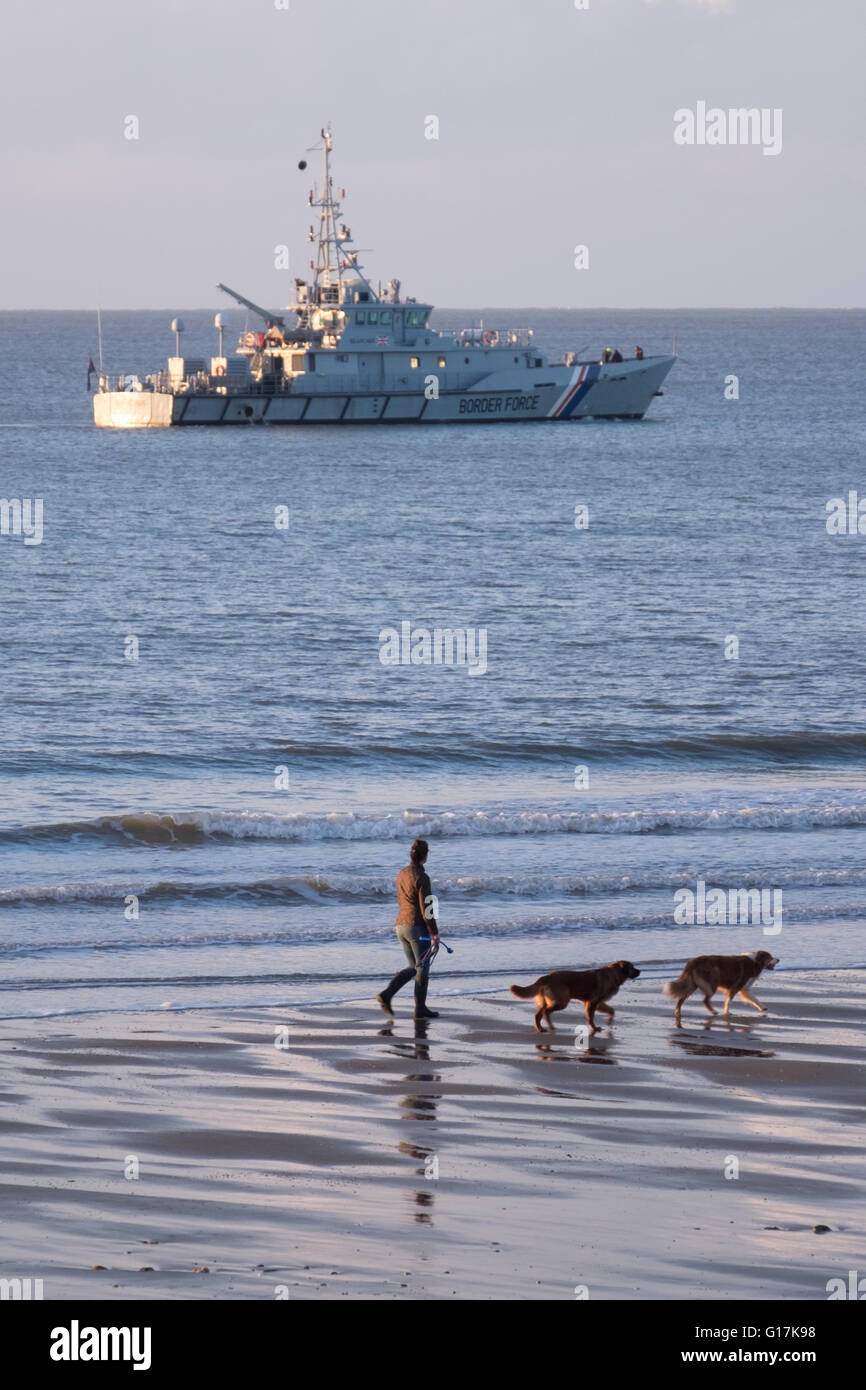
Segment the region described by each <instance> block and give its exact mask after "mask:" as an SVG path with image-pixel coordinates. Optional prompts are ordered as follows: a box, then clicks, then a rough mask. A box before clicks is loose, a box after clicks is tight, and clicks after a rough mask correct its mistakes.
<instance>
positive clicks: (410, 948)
mask: <svg viewBox="0 0 866 1390" xmlns="http://www.w3.org/2000/svg"><path fill="white" fill-rule="evenodd" d="M395 930H396V932H397V939H398V941H399V942H400V945H401V946H402V947H403V950H404V952H405V955H406V959H407V961H408V962H409V964H410V965H411V967H412V971H411V974H410V973H409V972H406V978H407V980H409V979H411V975H412V974H414V976H415V979H416V980H417V982H418V984H420V983H421V981H422V980H426V978H427V976H428V975H429V973H430V961H429V960H427V961H424V963H423V964H422V958H423V957H424V956H425V955H426V954H427V952H428V951H429V950H430V941H429V940H427V941H422V940H421V938H422V937H423V936H426V937H428V938H429V936H430V928H429V927H427V926H426V925H425V926H423V927H413V926H407V927H404V926H398V927H397V928H396V929H395ZM402 973H403V972H402V971H401V974H402Z"/></svg>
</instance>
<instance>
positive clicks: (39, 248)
mask: <svg viewBox="0 0 866 1390" xmlns="http://www.w3.org/2000/svg"><path fill="white" fill-rule="evenodd" d="M578 5H585V6H587V7H586V8H578ZM2 23H3V29H4V59H5V61H4V80H3V83H2V88H0V108H2V116H3V130H4V132H5V138H4V140H3V143H2V153H0V177H2V187H3V193H4V198H3V202H4V218H3V230H4V243H5V244H4V253H3V257H2V262H0V307H2V308H5V309H28V308H32V309H37V308H41V309H50V308H56V309H63V308H92V307H94V306H96V305H97V304H100V305H101V306H102V307H103V308H106V309H111V308H115V309H119V308H171V309H177V310H181V309H183V308H194V307H209V306H215V307H220V306H222V307H227V308H228V307H231V306H230V305H229V304H227V303H225V302H224V301H223V298H222V296H221V295H220V294H219V293H218V291H216V289H215V285H216V282H217V281H219V280H222V281H225V282H226V283H227V284H229V285H232V286H233V287H235V288H237V289H239V290H240V291H241V292H242V293H244V294H246V295H247V296H248V297H250V298H251V299H253V300H255V301H256V302H259V303H263V304H266V305H268V306H269V307H272V308H280V307H282V306H283V305H285V304H286V303H287V302H288V301H289V300H290V298H291V296H292V285H291V278H292V276H293V275H301V276H303V275H304V274H305V271H306V268H307V264H308V260H309V247H308V245H307V243H306V232H307V228H308V226H309V223H310V210H309V208H308V207H307V193H308V190H309V188H310V185H311V173H312V170H313V166H314V164H315V166H316V167H317V166H318V156H317V155H315V154H310V153H308V151H309V149H310V147H312V146H314V145H315V144H316V143H317V141H318V139H319V131H320V128H321V127H322V125H323V124H325V123H327V122H330V123H331V125H332V128H333V137H334V173H335V181H336V183H337V184H338V185H339V186H344V187H345V188H346V189H347V191H348V197H347V199H346V202H345V205H344V218H345V220H346V221H347V222H348V223H349V225H350V226H351V227H352V230H353V232H354V235H355V241H356V245H358V246H359V247H362V248H364V250H365V253H366V254H364V255H363V256H362V257H361V260H362V261H363V263H364V265H365V267H366V269H367V272H368V274H369V276H370V278H371V279H372V280H373V281H374V282H375V281H376V280H379V279H381V280H382V281H387V280H389V279H391V278H392V277H394V276H396V277H398V278H399V279H400V280H401V282H402V289H403V293H404V294H408V295H415V296H417V297H418V298H419V299H421V300H426V301H428V302H432V303H434V304H439V305H445V306H454V307H458V306H463V305H466V306H473V307H475V306H485V305H491V306H503V307H504V306H509V307H511V306H515V307H516V306H527V307H528V306H533V307H564V308H580V307H587V308H600V307H616V308H620V307H622V308H679V307H689V308H692V307H720V308H737V307H776V306H791V307H807V308H825V307H826V308H834V307H839V308H849V307H855V306H863V305H866V288H864V265H863V263H864V254H863V248H864V245H866V189H864V181H866V175H864V167H866V166H864V158H863V136H864V128H866V83H864V80H863V70H864V61H866V6H864V5H862V3H861V0H360V2H359V0H148V2H147V4H146V5H142V4H140V3H135V4H133V3H129V0H74V3H71V4H70V3H68V0H62V2H61V0H28V3H26V4H25V3H24V0H2ZM699 102H704V103H706V106H707V107H708V108H713V107H717V108H720V109H721V110H722V111H724V112H727V111H729V110H730V109H732V108H740V107H748V108H757V109H758V110H766V112H767V113H768V118H771V117H772V113H774V112H777V111H780V112H781V124H780V126H778V127H777V130H780V131H781V150H780V152H779V153H778V154H769V155H768V154H765V153H764V149H763V146H762V145H751V144H737V143H730V142H729V143H726V144H719V143H716V144H698V143H694V144H678V143H677V142H676V141H675V139H674V131H675V128H676V125H677V122H676V120H675V113H677V112H682V111H683V110H688V111H692V112H695V113H697V111H698V103H699ZM131 117H134V118H135V122H137V128H136V125H135V124H133V123H131V122H130V118H131ZM430 117H435V118H436V121H437V122H438V132H437V133H438V138H436V139H430V138H427V136H428V133H429V132H430V131H431V130H432V129H434V127H433V125H432V123H431V121H430V119H429V118H430ZM772 118H773V119H774V120H776V119H777V118H775V117H772ZM131 131H136V133H137V137H138V138H136V139H130V138H127V136H128V133H129V132H131ZM717 133H718V128H717ZM303 158H306V159H308V160H309V161H310V168H308V169H307V170H306V171H305V172H301V171H299V169H298V167H297V166H298V161H299V160H300V159H303ZM284 245H285V246H288V248H289V254H290V262H289V270H288V271H286V270H285V269H278V268H277V267H276V265H275V261H276V260H277V253H276V251H275V248H277V247H280V246H284ZM577 247H586V248H587V249H586V252H585V253H582V254H578V255H576V248H577ZM576 261H578V262H580V265H578V264H576Z"/></svg>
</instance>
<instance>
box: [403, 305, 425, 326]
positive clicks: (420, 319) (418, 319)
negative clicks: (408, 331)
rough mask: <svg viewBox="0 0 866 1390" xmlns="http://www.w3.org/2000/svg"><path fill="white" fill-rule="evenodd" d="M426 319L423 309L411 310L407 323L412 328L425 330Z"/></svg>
mask: <svg viewBox="0 0 866 1390" xmlns="http://www.w3.org/2000/svg"><path fill="white" fill-rule="evenodd" d="M424 318H425V315H424V310H423V309H410V310H409V313H408V314H407V316H406V321H407V323H408V324H409V327H410V328H423V327H424Z"/></svg>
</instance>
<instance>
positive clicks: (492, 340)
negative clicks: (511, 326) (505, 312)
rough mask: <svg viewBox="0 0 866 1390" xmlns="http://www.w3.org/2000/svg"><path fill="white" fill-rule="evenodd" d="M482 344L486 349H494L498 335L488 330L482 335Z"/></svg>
mask: <svg viewBox="0 0 866 1390" xmlns="http://www.w3.org/2000/svg"><path fill="white" fill-rule="evenodd" d="M484 342H485V344H486V346H487V347H495V346H496V344H497V343H498V342H499V334H498V333H496V332H495V331H494V330H493V329H488V331H487V332H486V333H485V334H484Z"/></svg>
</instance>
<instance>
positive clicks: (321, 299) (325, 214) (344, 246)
mask: <svg viewBox="0 0 866 1390" xmlns="http://www.w3.org/2000/svg"><path fill="white" fill-rule="evenodd" d="M332 148H333V139H332V136H331V127H330V126H328V127H327V128H325V129H324V130H323V131H322V187H321V190H319V189H316V188H314V189H312V190H311V192H310V196H309V200H308V201H309V205H310V207H312V208H317V209H318V211H319V228H318V232H317V231H316V229H315V228H314V227H311V228H310V241H315V242H316V245H317V249H316V260H315V262H314V263H313V269H314V271H315V279H314V281H313V284H314V286H315V292H314V295H313V299H314V302H315V303H317V304H319V305H322V306H324V305H327V304H335V305H336V304H341V303H342V302H343V293H344V287H345V285H346V284H347V283H350V284H351V285H352V286H353V287H355V288H357V286H358V284H359V283H360V284H361V285H363V287H364V288H365V289H366V290H367V291H368V293H369V295H370V298H371V300H375V299H378V295H377V294H376V293H375V291H374V290H373V288H372V286H371V285H370V283H369V281H368V280H367V277H366V276H365V274H364V272H363V270H362V269H361V266H360V265H359V264H358V252H357V251H351V250H349V249H348V248H349V246H350V245H351V241H352V234H351V232H350V231H349V228H348V227H347V226H345V224H344V223H343V222H342V220H341V219H342V215H343V211H342V206H341V204H340V201H339V199H337V198H336V197H335V196H334V184H333V179H332V177H331V150H332ZM343 195H344V196H345V189H344V190H343ZM346 271H349V272H350V275H349V276H347V275H346V274H345V272H346Z"/></svg>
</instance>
